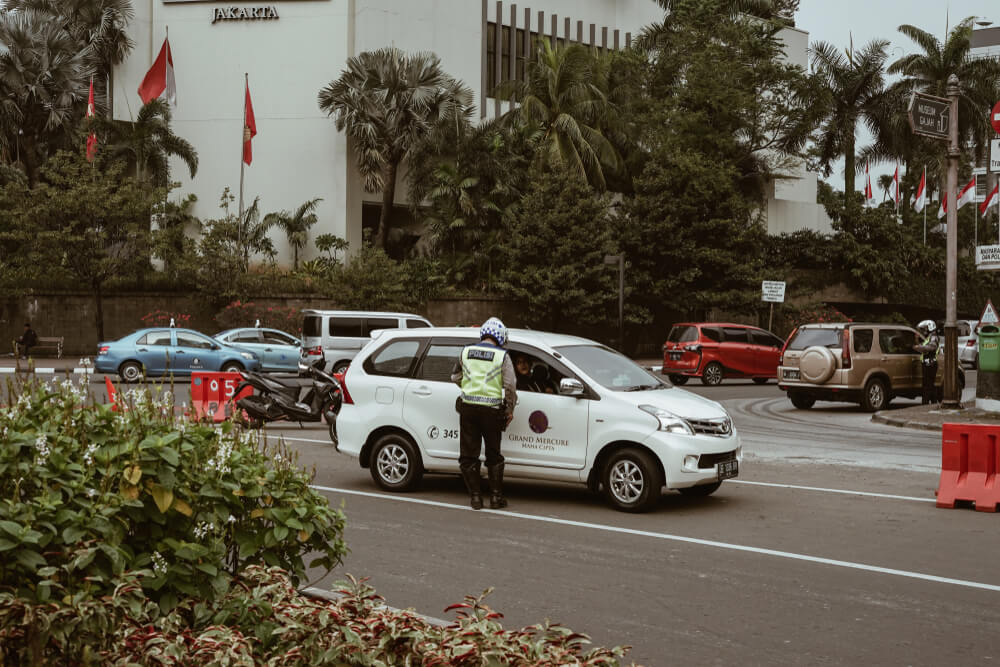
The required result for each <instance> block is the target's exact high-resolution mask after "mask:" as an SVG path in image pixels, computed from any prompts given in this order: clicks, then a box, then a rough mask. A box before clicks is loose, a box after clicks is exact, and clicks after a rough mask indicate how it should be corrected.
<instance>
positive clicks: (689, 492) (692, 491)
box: [677, 482, 722, 498]
mask: <svg viewBox="0 0 1000 667" xmlns="http://www.w3.org/2000/svg"><path fill="white" fill-rule="evenodd" d="M720 486H722V482H712V483H711V484H699V485H698V486H689V487H687V488H685V489H677V490H678V491H680V492H681V493H682V494H684V495H685V496H694V497H696V498H704V497H706V496H710V495H712V494H713V493H715V492H716V491H718V490H719V487H720Z"/></svg>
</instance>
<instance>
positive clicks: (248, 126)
mask: <svg viewBox="0 0 1000 667" xmlns="http://www.w3.org/2000/svg"><path fill="white" fill-rule="evenodd" d="M245 105H246V109H245V112H244V113H245V115H244V120H243V161H244V162H246V163H247V164H250V163H251V162H253V145H252V144H251V143H250V140H251V139H253V138H254V137H256V136H257V121H256V120H254V117H253V102H251V101H250V82H249V81H248V82H247V95H246V102H245Z"/></svg>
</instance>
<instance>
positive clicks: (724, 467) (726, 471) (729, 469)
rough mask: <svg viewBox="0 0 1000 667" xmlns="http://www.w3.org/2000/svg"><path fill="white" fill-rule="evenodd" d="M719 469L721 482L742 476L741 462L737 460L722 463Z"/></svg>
mask: <svg viewBox="0 0 1000 667" xmlns="http://www.w3.org/2000/svg"><path fill="white" fill-rule="evenodd" d="M718 468H719V479H720V480H723V479H729V478H730V477H736V476H737V475H738V474H740V462H739V461H737V460H736V459H733V460H732V461H722V462H721V463H719V464H718Z"/></svg>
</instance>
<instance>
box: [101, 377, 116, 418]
mask: <svg viewBox="0 0 1000 667" xmlns="http://www.w3.org/2000/svg"><path fill="white" fill-rule="evenodd" d="M104 386H105V387H106V388H107V390H108V403H110V404H111V411H112V412H118V401H116V400H115V386H114V385H113V384H111V378H109V377H108V376H107V375H105V376H104Z"/></svg>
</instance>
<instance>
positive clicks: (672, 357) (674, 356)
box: [670, 352, 681, 361]
mask: <svg viewBox="0 0 1000 667" xmlns="http://www.w3.org/2000/svg"><path fill="white" fill-rule="evenodd" d="M680 360H681V353H680V352H671V353H670V361H680Z"/></svg>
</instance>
